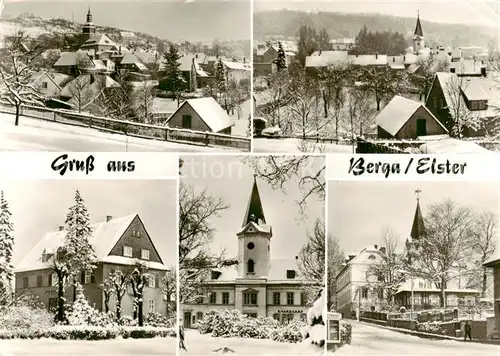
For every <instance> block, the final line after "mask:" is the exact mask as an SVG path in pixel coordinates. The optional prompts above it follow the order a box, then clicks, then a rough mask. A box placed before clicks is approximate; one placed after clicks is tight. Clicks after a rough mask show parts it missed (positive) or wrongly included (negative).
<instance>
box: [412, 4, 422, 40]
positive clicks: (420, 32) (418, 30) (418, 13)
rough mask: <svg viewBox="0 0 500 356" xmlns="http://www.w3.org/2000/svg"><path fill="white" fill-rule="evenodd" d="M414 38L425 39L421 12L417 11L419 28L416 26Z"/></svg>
mask: <svg viewBox="0 0 500 356" xmlns="http://www.w3.org/2000/svg"><path fill="white" fill-rule="evenodd" d="M413 35H414V36H420V37H424V32H423V31H422V24H421V23H420V11H418V10H417V26H415V33H414V34H413Z"/></svg>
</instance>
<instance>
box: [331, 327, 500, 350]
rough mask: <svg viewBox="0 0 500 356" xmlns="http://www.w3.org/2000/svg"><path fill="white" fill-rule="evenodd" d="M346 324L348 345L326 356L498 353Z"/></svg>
mask: <svg viewBox="0 0 500 356" xmlns="http://www.w3.org/2000/svg"><path fill="white" fill-rule="evenodd" d="M349 323H350V324H351V325H352V344H351V345H345V346H343V347H341V348H340V349H339V350H338V351H336V352H328V355H335V356H342V355H356V356H357V355H359V356H361V355H389V356H392V355H394V356H400V355H406V356H420V355H454V356H456V355H467V356H476V355H477V356H483V355H484V356H486V355H496V354H498V353H500V345H487V344H480V343H472V342H471V343H466V342H460V341H453V340H431V339H425V338H420V337H417V336H413V335H405V334H401V333H398V332H397V331H392V330H387V329H384V328H381V327H377V326H372V325H367V324H361V323H358V322H356V321H352V322H349Z"/></svg>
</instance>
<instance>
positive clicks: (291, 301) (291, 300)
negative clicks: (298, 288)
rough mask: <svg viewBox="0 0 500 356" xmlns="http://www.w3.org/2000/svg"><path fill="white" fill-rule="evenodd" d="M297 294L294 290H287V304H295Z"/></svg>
mask: <svg viewBox="0 0 500 356" xmlns="http://www.w3.org/2000/svg"><path fill="white" fill-rule="evenodd" d="M294 296H295V294H294V293H293V292H287V293H286V304H287V305H294V304H295V300H294V299H295V298H294Z"/></svg>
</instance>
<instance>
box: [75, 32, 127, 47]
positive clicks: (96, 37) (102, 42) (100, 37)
mask: <svg viewBox="0 0 500 356" xmlns="http://www.w3.org/2000/svg"><path fill="white" fill-rule="evenodd" d="M94 46H110V47H116V48H118V47H117V44H116V43H115V42H113V41H112V40H111V39H110V38H109V37H108V36H106V35H104V34H93V35H91V36H90V37H89V38H88V40H87V41H85V43H84V44H83V45H82V46H81V47H80V48H88V47H94Z"/></svg>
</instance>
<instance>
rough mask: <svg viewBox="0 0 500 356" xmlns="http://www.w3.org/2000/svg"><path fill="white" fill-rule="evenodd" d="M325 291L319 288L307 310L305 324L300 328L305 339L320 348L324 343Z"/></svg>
mask: <svg viewBox="0 0 500 356" xmlns="http://www.w3.org/2000/svg"><path fill="white" fill-rule="evenodd" d="M325 298H326V293H325V291H324V290H320V292H319V294H318V296H317V297H316V300H315V301H314V303H313V305H312V307H311V308H309V310H308V311H307V325H306V326H305V327H304V328H303V329H302V330H301V332H302V335H303V337H304V339H305V340H310V342H311V344H313V345H316V346H318V347H319V348H322V347H323V345H324V344H325V334H326V330H325V321H326V300H325Z"/></svg>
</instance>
